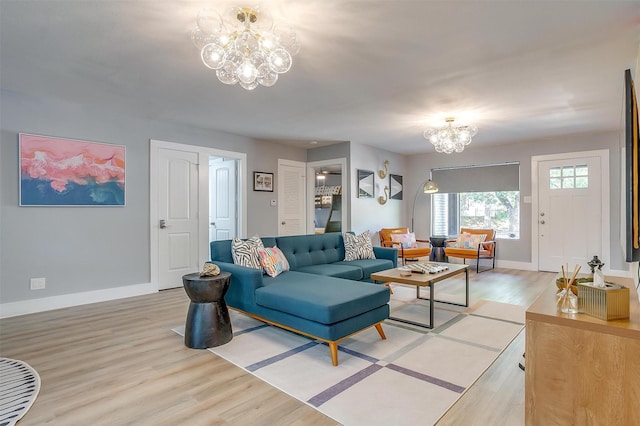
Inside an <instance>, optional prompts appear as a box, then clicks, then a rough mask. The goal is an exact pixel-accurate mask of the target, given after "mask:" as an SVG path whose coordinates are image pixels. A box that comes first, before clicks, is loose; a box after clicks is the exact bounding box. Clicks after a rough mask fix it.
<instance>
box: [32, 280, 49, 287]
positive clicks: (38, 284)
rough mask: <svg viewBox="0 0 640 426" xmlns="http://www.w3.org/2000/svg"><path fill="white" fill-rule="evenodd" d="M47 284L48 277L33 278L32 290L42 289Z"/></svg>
mask: <svg viewBox="0 0 640 426" xmlns="http://www.w3.org/2000/svg"><path fill="white" fill-rule="evenodd" d="M46 284H47V280H46V278H31V290H42V289H43V288H45V286H46Z"/></svg>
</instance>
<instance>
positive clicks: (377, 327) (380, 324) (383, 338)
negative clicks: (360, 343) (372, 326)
mask: <svg viewBox="0 0 640 426" xmlns="http://www.w3.org/2000/svg"><path fill="white" fill-rule="evenodd" d="M376 330H378V334H379V335H380V337H381V338H382V340H387V336H385V335H384V330H383V329H382V323H377V324H376Z"/></svg>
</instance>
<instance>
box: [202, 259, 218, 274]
mask: <svg viewBox="0 0 640 426" xmlns="http://www.w3.org/2000/svg"><path fill="white" fill-rule="evenodd" d="M219 274H220V267H219V266H218V265H216V264H214V263H208V262H207V263H205V264H204V266H203V267H202V272H200V276H201V277H213V276H216V275H219Z"/></svg>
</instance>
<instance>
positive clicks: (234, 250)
mask: <svg viewBox="0 0 640 426" xmlns="http://www.w3.org/2000/svg"><path fill="white" fill-rule="evenodd" d="M261 248H264V244H262V240H261V239H260V237H259V236H257V235H254V236H253V237H251V238H249V239H248V240H245V241H242V240H241V239H240V238H234V239H233V240H232V241H231V255H232V256H233V263H235V264H236V265H241V266H246V267H248V268H253V269H262V266H260V260H259V259H258V249H261Z"/></svg>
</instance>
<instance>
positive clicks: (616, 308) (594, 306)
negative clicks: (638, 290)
mask: <svg viewBox="0 0 640 426" xmlns="http://www.w3.org/2000/svg"><path fill="white" fill-rule="evenodd" d="M589 284H592V283H586V282H585V283H578V309H579V310H580V312H582V313H584V314H587V315H590V316H592V317H596V318H599V319H601V320H604V321H610V320H617V319H627V318H629V289H628V288H627V287H624V286H621V285H618V284H613V283H605V287H604V288H599V287H593V286H591V285H589Z"/></svg>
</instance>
